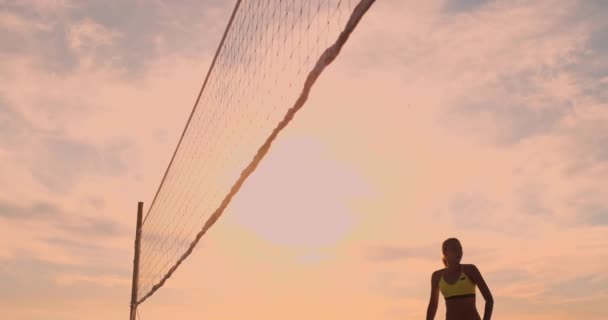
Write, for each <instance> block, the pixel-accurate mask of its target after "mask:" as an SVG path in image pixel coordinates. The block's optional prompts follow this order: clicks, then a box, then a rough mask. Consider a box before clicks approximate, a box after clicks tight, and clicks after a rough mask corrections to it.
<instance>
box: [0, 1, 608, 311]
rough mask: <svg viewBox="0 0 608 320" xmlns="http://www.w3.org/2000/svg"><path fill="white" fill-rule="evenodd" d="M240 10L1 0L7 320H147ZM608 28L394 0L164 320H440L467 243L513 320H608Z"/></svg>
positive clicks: (218, 236) (2, 273) (552, 4)
mask: <svg viewBox="0 0 608 320" xmlns="http://www.w3.org/2000/svg"><path fill="white" fill-rule="evenodd" d="M232 5H233V3H232V1H203V2H200V3H199V2H198V1H186V2H182V3H180V4H176V3H171V4H167V3H163V2H161V1H149V2H145V5H144V4H143V3H138V2H121V4H120V5H118V4H113V3H111V2H102V1H84V2H70V1H42V0H40V1H29V2H20V3H19V4H15V3H12V2H8V1H2V0H0V43H1V45H0V58H1V59H0V83H2V85H1V86H0V160H1V163H2V164H3V165H2V166H0V177H1V178H0V232H1V234H2V240H3V241H2V242H1V243H0V282H1V283H2V286H0V318H2V319H23V320H30V319H49V320H55V319H62V320H63V319H83V318H86V319H93V320H96V319H116V318H121V317H122V318H126V317H127V315H128V307H129V306H128V305H129V298H130V281H131V274H130V273H131V267H132V265H131V263H132V261H131V259H132V254H133V252H132V248H133V247H132V244H133V231H134V223H135V213H136V211H135V209H136V206H137V201H144V202H145V203H146V205H148V204H149V203H150V202H151V201H152V197H153V196H154V192H155V191H156V188H157V187H158V183H159V181H160V179H161V177H162V174H163V173H164V170H165V167H166V165H167V163H168V161H169V159H170V156H171V153H172V152H173V149H174V147H175V144H176V142H177V140H178V138H179V135H180V134H181V130H182V128H183V125H184V123H185V121H186V119H187V117H188V114H189V112H190V108H191V107H192V103H193V101H194V99H195V96H196V93H197V92H198V89H199V88H200V85H201V82H202V80H203V76H204V74H205V73H206V71H207V68H208V66H209V63H210V60H211V55H212V53H213V50H215V48H216V46H217V43H218V41H219V38H220V36H221V32H222V31H223V28H224V26H225V24H226V21H227V18H228V16H229V14H230V10H231V9H232ZM119 7H120V10H117V8H119ZM607 14H608V7H606V5H605V4H604V3H603V2H602V1H585V2H578V3H577V2H573V1H563V0H542V1H535V2H528V1H498V2H489V1H483V0H468V1H448V0H432V1H425V3H424V4H421V3H420V2H419V1H409V0H408V1H405V0H378V1H376V3H375V4H374V6H373V7H372V9H371V10H370V11H369V12H368V14H367V15H366V16H365V17H364V19H363V20H362V22H361V24H360V25H359V27H358V28H357V30H356V31H355V33H354V34H353V35H352V36H351V38H350V39H349V42H348V43H347V45H346V47H345V49H344V50H343V51H342V52H341V55H340V56H339V57H338V59H337V60H336V61H335V62H334V63H333V64H332V65H331V66H330V67H329V68H328V69H327V70H326V72H325V73H324V74H323V75H322V76H321V78H320V79H319V80H318V81H317V83H316V85H315V87H314V88H313V90H312V93H311V96H310V98H309V101H308V103H307V104H306V105H305V106H304V108H303V109H302V110H301V111H300V112H299V113H298V114H297V116H296V118H295V119H294V121H292V123H291V124H290V125H289V126H288V127H287V129H286V130H285V131H284V132H283V133H282V134H281V135H280V136H279V138H278V139H277V141H276V143H275V144H274V145H273V148H272V149H271V151H270V152H269V154H268V156H267V157H266V158H265V159H264V160H263V161H262V163H261V165H260V166H259V168H258V170H257V171H256V172H255V173H254V174H253V175H252V176H251V177H250V179H249V180H248V181H247V183H246V184H245V185H244V187H243V188H242V189H241V191H240V193H239V194H238V195H237V197H235V199H234V200H233V202H232V203H231V204H230V206H229V208H228V209H227V210H226V212H225V213H224V215H223V216H222V217H221V218H220V220H219V221H218V223H217V224H216V225H215V226H214V227H213V228H212V229H211V231H210V232H209V233H208V234H207V235H206V236H205V237H204V238H203V240H202V241H201V243H200V244H199V246H198V247H197V248H196V249H195V251H194V254H193V255H191V256H190V257H189V258H188V259H187V260H186V262H185V263H184V264H183V265H182V266H181V267H180V268H179V269H178V271H177V272H176V273H175V275H174V276H173V277H172V278H171V279H170V280H169V281H168V282H167V284H166V285H165V286H164V287H163V288H162V289H161V290H159V291H158V292H157V293H156V294H155V295H154V296H152V297H151V298H150V299H149V300H147V301H146V302H144V304H142V305H141V306H140V315H141V318H142V319H145V320H150V319H166V318H168V317H181V318H183V319H195V318H201V317H208V318H213V319H243V318H245V317H248V318H255V319H262V318H263V319H284V318H290V319H309V318H312V317H315V318H322V319H341V318H344V319H421V318H423V317H424V315H425V312H426V306H427V302H428V295H429V292H430V283H429V282H430V275H431V273H432V272H433V271H434V270H436V269H439V268H441V267H442V264H441V260H440V255H441V252H440V245H441V242H442V241H443V240H444V239H445V238H448V237H453V236H455V237H458V238H459V239H460V240H461V242H462V245H463V248H464V257H463V263H473V264H475V265H477V266H478V268H479V269H480V270H481V272H482V274H483V276H484V277H485V279H486V282H487V283H488V285H489V287H490V289H491V290H492V293H493V295H494V299H495V307H494V317H493V319H558V320H559V319H573V318H581V319H605V318H606V316H607V315H608V313H607V311H606V310H605V308H604V306H603V305H602V303H603V302H604V301H605V300H606V298H608V290H607V289H606V288H608V276H606V274H605V270H606V269H607V268H608V263H607V262H606V261H608V249H606V248H608V238H607V237H606V234H607V233H606V232H607V231H608V201H607V200H606V199H608V188H607V187H606V184H605V183H603V181H606V179H608V129H607V128H608V126H606V124H608V96H607V95H606V92H608V90H607V89H608V88H607V87H608V56H607V53H608V48H607V46H606V40H605V39H607V38H608V24H607V23H606V21H603V20H606V19H603V20H602V17H605V16H606V15H607ZM190 21H191V22H192V23H190ZM193 39H194V40H193ZM144 115H145V116H144ZM477 305H478V310H479V311H480V313H482V312H483V299H482V297H481V295H480V294H478V302H477ZM444 312H445V309H444V306H443V302H441V303H440V307H439V310H438V313H437V317H436V318H437V319H441V318H442V317H444Z"/></svg>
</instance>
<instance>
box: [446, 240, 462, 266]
mask: <svg viewBox="0 0 608 320" xmlns="http://www.w3.org/2000/svg"><path fill="white" fill-rule="evenodd" d="M443 255H444V257H445V259H446V260H447V262H448V265H455V264H457V263H460V260H461V259H462V247H461V246H460V243H458V242H456V241H450V242H448V243H447V244H446V246H445V249H444V251H443Z"/></svg>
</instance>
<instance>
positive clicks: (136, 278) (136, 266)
mask: <svg viewBox="0 0 608 320" xmlns="http://www.w3.org/2000/svg"><path fill="white" fill-rule="evenodd" d="M143 208H144V203H143V202H138V203H137V223H136V226H135V252H134V253H133V282H132V285H131V314H130V316H129V320H136V319H135V317H136V315H137V294H138V292H137V291H138V282H139V253H140V245H141V222H142V217H143V211H144V210H143Z"/></svg>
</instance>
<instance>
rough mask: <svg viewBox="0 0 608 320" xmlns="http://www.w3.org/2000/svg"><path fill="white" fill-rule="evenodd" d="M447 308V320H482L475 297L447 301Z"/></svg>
mask: <svg viewBox="0 0 608 320" xmlns="http://www.w3.org/2000/svg"><path fill="white" fill-rule="evenodd" d="M445 307H446V316H445V319H446V320H481V317H480V316H479V313H478V312H477V307H476V306H475V298H474V297H473V298H462V299H454V300H446V301H445Z"/></svg>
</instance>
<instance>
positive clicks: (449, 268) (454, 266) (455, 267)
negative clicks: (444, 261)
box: [446, 263, 460, 271]
mask: <svg viewBox="0 0 608 320" xmlns="http://www.w3.org/2000/svg"><path fill="white" fill-rule="evenodd" d="M446 269H448V270H450V271H456V270H460V263H457V264H454V265H448V266H447V268H446Z"/></svg>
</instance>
